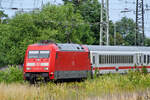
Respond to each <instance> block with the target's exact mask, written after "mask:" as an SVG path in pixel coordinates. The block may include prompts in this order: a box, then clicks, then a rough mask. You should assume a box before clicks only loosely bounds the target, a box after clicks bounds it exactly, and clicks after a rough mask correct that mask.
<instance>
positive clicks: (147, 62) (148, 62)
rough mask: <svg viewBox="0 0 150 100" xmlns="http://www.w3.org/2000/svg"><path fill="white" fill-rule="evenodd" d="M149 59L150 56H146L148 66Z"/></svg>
mask: <svg viewBox="0 0 150 100" xmlns="http://www.w3.org/2000/svg"><path fill="white" fill-rule="evenodd" d="M149 57H150V56H149V55H147V64H149V62H150V61H149V60H150V59H149Z"/></svg>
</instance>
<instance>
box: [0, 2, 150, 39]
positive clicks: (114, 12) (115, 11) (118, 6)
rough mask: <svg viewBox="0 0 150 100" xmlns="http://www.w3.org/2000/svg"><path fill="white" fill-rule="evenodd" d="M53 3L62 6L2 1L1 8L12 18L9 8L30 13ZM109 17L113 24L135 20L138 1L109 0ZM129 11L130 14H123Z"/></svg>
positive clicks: (148, 20) (149, 19)
mask: <svg viewBox="0 0 150 100" xmlns="http://www.w3.org/2000/svg"><path fill="white" fill-rule="evenodd" d="M100 1H101V0H100ZM47 2H51V3H52V4H62V3H63V2H62V0H0V8H1V7H2V8H5V9H3V10H4V11H5V13H7V14H8V15H9V16H10V17H11V16H13V15H15V12H16V10H11V9H9V8H20V10H21V8H24V9H25V10H24V11H30V10H31V9H32V8H40V7H41V5H42V4H46V3H47ZM109 4H110V5H109V17H110V20H112V21H113V22H116V21H119V20H120V19H121V18H122V17H125V16H126V17H128V18H132V19H134V20H135V8H136V0H109ZM144 4H145V8H146V5H148V8H149V9H150V0H144ZM125 10H128V11H129V12H126V13H122V12H123V11H125ZM144 17H145V35H146V36H147V37H150V10H146V11H145V16H144Z"/></svg>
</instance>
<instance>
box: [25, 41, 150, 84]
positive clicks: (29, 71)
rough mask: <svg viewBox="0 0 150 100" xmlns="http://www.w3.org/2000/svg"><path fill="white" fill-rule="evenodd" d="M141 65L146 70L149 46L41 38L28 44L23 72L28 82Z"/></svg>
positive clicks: (149, 69)
mask: <svg viewBox="0 0 150 100" xmlns="http://www.w3.org/2000/svg"><path fill="white" fill-rule="evenodd" d="M143 66H145V68H146V69H147V71H148V72H150V47H144V46H143V47H140V46H99V45H81V44H73V43H64V44H63V43H54V42H49V41H43V42H40V43H36V44H31V45H29V46H28V48H27V50H26V53H25V58H24V67H23V75H24V79H25V80H27V81H30V82H33V81H35V80H37V79H38V78H43V79H44V80H46V81H49V80H59V79H82V78H87V77H89V76H90V77H93V75H94V74H95V72H96V74H97V75H102V74H108V73H127V72H128V71H129V70H131V69H133V70H134V69H136V68H138V69H141V68H142V67H143Z"/></svg>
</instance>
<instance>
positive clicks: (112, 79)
mask: <svg viewBox="0 0 150 100" xmlns="http://www.w3.org/2000/svg"><path fill="white" fill-rule="evenodd" d="M14 82H15V84H14ZM5 83H10V84H7V85H5ZM20 83H21V84H20ZM149 88H150V74H144V73H143V72H142V71H141V72H140V71H136V72H133V71H130V72H129V73H128V74H125V75H120V74H107V75H102V76H99V77H95V78H94V79H87V80H85V81H83V82H67V83H65V82H64V83H53V82H49V83H46V84H45V83H39V84H36V85H30V84H28V83H25V82H23V78H22V71H21V70H20V69H18V68H17V67H9V68H8V69H7V70H6V72H2V71H0V98H1V99H2V100H35V99H36V100H51V99H52V100H60V99H61V100H70V99H71V100H76V99H82V100H87V99H91V100H92V98H99V97H102V96H105V95H106V94H109V95H112V94H118V93H119V94H120V93H121V94H122V95H123V94H124V93H130V94H131V93H134V92H140V93H141V92H142V91H146V90H147V89H149ZM117 98H118V97H117ZM118 100H119V98H118ZM132 100H134V99H132ZM138 100H145V99H138Z"/></svg>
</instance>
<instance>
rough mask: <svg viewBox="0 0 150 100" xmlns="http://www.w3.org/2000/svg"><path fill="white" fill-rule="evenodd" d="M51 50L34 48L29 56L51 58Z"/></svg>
mask: <svg viewBox="0 0 150 100" xmlns="http://www.w3.org/2000/svg"><path fill="white" fill-rule="evenodd" d="M49 54H50V51H48V50H41V51H39V50H32V51H29V53H28V58H49Z"/></svg>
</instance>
